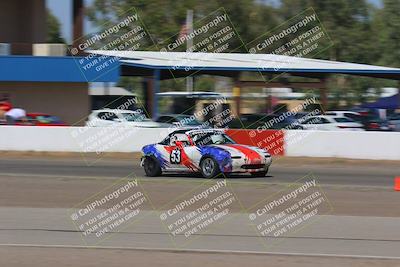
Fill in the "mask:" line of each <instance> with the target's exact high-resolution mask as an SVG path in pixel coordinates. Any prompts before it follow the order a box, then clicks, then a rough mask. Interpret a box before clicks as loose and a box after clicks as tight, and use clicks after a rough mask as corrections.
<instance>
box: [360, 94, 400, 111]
mask: <svg viewBox="0 0 400 267" xmlns="http://www.w3.org/2000/svg"><path fill="white" fill-rule="evenodd" d="M360 107H361V108H375V109H397V108H400V94H395V95H392V96H389V97H382V98H379V99H378V100H377V101H375V102H372V103H365V104H362V105H361V106H360Z"/></svg>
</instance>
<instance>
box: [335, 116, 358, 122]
mask: <svg viewBox="0 0 400 267" xmlns="http://www.w3.org/2000/svg"><path fill="white" fill-rule="evenodd" d="M333 119H334V120H335V121H336V122H354V121H353V120H351V119H348V118H345V117H340V118H333Z"/></svg>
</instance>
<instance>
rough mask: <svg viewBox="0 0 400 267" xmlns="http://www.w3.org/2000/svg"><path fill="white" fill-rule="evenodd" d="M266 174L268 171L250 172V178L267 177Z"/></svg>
mask: <svg viewBox="0 0 400 267" xmlns="http://www.w3.org/2000/svg"><path fill="white" fill-rule="evenodd" d="M267 173H268V169H266V170H265V171H261V172H251V173H250V175H251V176H252V177H265V175H267Z"/></svg>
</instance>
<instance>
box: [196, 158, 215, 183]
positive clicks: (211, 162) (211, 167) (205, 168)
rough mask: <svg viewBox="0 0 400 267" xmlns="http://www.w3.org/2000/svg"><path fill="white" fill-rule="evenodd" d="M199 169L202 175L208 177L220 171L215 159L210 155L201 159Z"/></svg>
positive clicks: (212, 176)
mask: <svg viewBox="0 0 400 267" xmlns="http://www.w3.org/2000/svg"><path fill="white" fill-rule="evenodd" d="M200 171H201V174H202V175H203V177H204V178H208V179H210V178H214V177H216V176H217V175H218V174H219V173H220V170H219V167H218V163H217V161H216V160H215V159H213V158H211V157H207V158H204V159H202V160H201V162H200Z"/></svg>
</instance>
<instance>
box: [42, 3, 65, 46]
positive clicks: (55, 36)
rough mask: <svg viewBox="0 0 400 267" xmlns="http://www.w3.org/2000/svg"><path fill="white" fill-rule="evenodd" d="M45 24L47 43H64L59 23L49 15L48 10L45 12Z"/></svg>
mask: <svg viewBox="0 0 400 267" xmlns="http://www.w3.org/2000/svg"><path fill="white" fill-rule="evenodd" d="M46 24H47V42H48V43H65V40H64V38H62V37H61V31H60V22H59V21H58V19H57V18H56V17H55V16H54V15H53V14H52V13H51V11H50V10H47V17H46Z"/></svg>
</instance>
